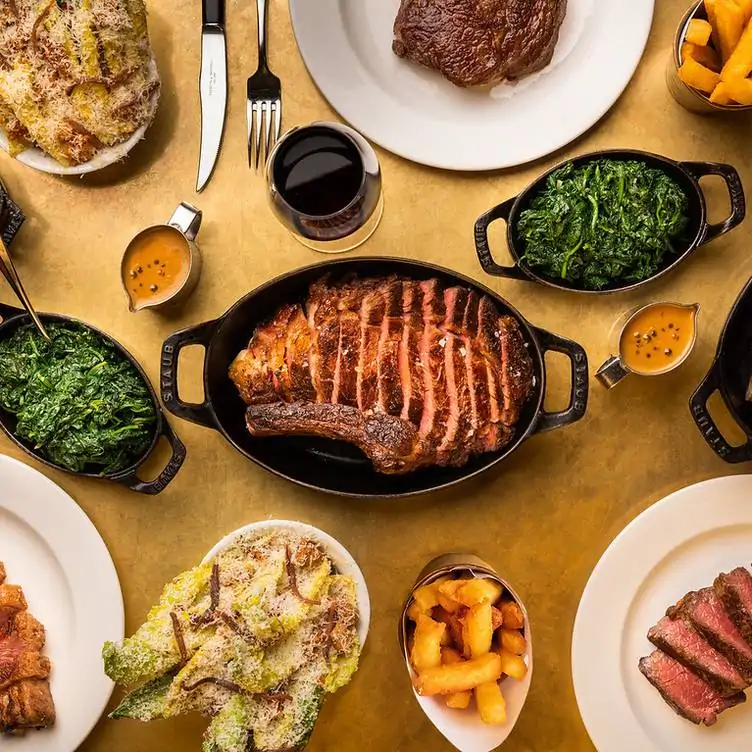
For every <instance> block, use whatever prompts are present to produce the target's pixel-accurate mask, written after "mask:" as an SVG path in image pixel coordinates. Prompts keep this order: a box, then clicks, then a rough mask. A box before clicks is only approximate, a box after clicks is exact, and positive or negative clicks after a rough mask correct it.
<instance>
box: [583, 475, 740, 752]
mask: <svg viewBox="0 0 752 752" xmlns="http://www.w3.org/2000/svg"><path fill="white" fill-rule="evenodd" d="M751 561H752V476H750V475H738V476H733V477H728V478H717V479H715V480H709V481H705V482H704V483H698V484H697V485H694V486H689V487H688V488H684V489H682V490H680V491H677V492H676V493H673V494H671V495H670V496H667V497H666V498H665V499H663V500H662V501H660V502H658V503H657V504H655V505H654V506H652V507H650V508H649V509H648V510H647V511H645V512H643V513H642V514H641V515H640V516H639V517H637V519H635V520H634V521H632V522H631V523H630V524H629V525H628V526H627V527H626V528H625V529H624V530H623V531H622V532H621V533H620V534H619V535H618V536H617V537H616V538H615V539H614V541H613V542H612V543H611V545H610V546H609V547H608V550H607V551H606V553H604V554H603V557H602V558H601V560H600V561H599V562H598V564H597V566H596V567H595V569H594V570H593V574H592V575H591V577H590V581H589V582H588V584H587V586H586V588H585V591H584V593H583V595H582V600H581V602H580V607H579V610H578V612H577V618H576V619H575V624H574V636H573V640H572V675H573V680H574V689H575V694H576V696H577V703H578V704H579V707H580V713H581V714H582V718H583V720H584V722H585V726H586V727H587V730H588V733H589V734H590V738H591V739H592V740H593V744H594V745H595V746H596V747H597V748H598V750H599V751H600V752H635V751H636V750H639V752H679V750H681V752H707V751H708V750H712V751H713V752H739V751H740V750H744V749H748V748H749V740H750V739H751V738H752V708H751V707H748V706H747V705H748V704H749V703H747V704H745V705H741V706H739V707H738V708H733V709H731V710H729V711H727V712H726V713H724V714H723V715H721V716H720V718H719V719H718V723H717V724H716V725H714V726H712V727H710V728H704V727H698V726H694V725H693V724H691V723H690V722H689V721H685V720H684V719H682V718H680V717H679V716H678V715H676V714H675V713H674V711H673V710H671V708H669V706H668V705H666V703H664V701H663V700H662V699H661V696H660V695H659V694H658V692H657V691H656V689H655V688H654V687H653V686H652V685H651V684H650V683H649V682H648V681H647V679H645V677H644V676H643V675H642V674H641V673H640V671H639V670H638V668H637V662H638V660H639V659H640V658H641V657H642V656H645V655H648V654H649V653H650V652H651V651H652V649H653V648H652V646H651V644H650V643H649V642H648V639H647V636H646V635H647V631H648V629H649V628H650V627H651V626H652V625H653V624H655V623H656V622H657V621H658V620H659V619H660V618H661V617H662V616H663V615H664V613H665V611H666V609H667V608H668V607H669V606H670V605H672V604H673V603H675V602H676V601H678V600H679V598H681V597H682V596H683V595H684V594H685V593H687V592H688V591H690V590H698V589H699V588H702V587H708V586H710V585H712V584H713V580H714V579H715V577H716V576H717V575H718V574H719V573H720V572H728V571H729V570H731V569H734V568H735V567H738V566H746V567H749V566H750V562H751Z"/></svg>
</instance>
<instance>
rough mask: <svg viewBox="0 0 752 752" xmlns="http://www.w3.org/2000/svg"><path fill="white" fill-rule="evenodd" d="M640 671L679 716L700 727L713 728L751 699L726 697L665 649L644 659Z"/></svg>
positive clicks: (741, 696) (742, 696)
mask: <svg viewBox="0 0 752 752" xmlns="http://www.w3.org/2000/svg"><path fill="white" fill-rule="evenodd" d="M639 668H640V671H641V672H642V673H643V674H644V675H645V677H646V678H647V680H648V681H649V682H650V683H651V684H652V685H653V686H654V687H655V688H656V689H657V690H658V692H660V694H661V696H662V697H663V699H664V700H665V701H666V703H668V705H670V706H671V707H672V708H673V709H674V711H675V712H676V713H678V714H679V715H680V716H682V717H683V718H686V719H687V720H688V721H691V722H692V723H695V724H697V725H700V724H703V725H705V726H712V725H713V724H714V723H715V722H716V721H717V720H718V714H719V713H722V712H723V711H724V710H728V709H729V708H732V707H734V706H735V705H739V704H740V703H743V702H745V700H746V699H747V698H746V696H745V695H744V693H743V692H740V693H738V694H735V695H732V696H731V697H723V696H722V695H721V694H720V693H718V692H717V691H716V690H715V689H713V687H711V686H710V685H709V684H707V683H706V682H704V681H703V680H702V679H701V678H700V677H699V676H697V675H696V674H695V673H694V672H693V671H691V670H690V669H689V668H687V667H686V666H684V665H682V664H681V663H679V662H678V661H676V660H674V659H673V658H671V657H670V656H669V655H666V653H664V652H663V651H662V650H654V651H653V652H652V653H651V654H650V655H649V656H647V657H646V658H641V659H640V662H639Z"/></svg>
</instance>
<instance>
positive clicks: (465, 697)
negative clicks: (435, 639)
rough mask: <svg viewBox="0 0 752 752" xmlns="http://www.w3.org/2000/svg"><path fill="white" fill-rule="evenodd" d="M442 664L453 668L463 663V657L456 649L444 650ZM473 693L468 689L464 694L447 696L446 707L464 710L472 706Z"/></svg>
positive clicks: (456, 693)
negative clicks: (456, 664) (454, 665)
mask: <svg viewBox="0 0 752 752" xmlns="http://www.w3.org/2000/svg"><path fill="white" fill-rule="evenodd" d="M441 663H442V665H443V666H451V665H453V664H455V663H462V656H461V655H460V654H459V651H457V650H455V649H454V648H444V649H443V650H442V651H441ZM472 698H473V693H472V692H471V691H470V690H469V689H467V690H465V691H464V692H455V693H454V694H453V695H447V696H446V700H445V702H446V706H447V707H448V708H457V709H459V710H464V709H465V708H467V707H468V706H469V705H470V700H472Z"/></svg>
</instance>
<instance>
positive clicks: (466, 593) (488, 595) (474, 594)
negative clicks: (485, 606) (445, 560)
mask: <svg viewBox="0 0 752 752" xmlns="http://www.w3.org/2000/svg"><path fill="white" fill-rule="evenodd" d="M503 592H504V588H503V587H502V586H501V585H499V583H498V582H494V581H493V580H487V579H482V578H480V577H478V578H475V579H473V580H467V581H465V582H464V583H463V584H462V585H460V587H458V588H457V592H456V598H457V600H458V601H459V602H460V603H461V604H462V605H463V606H467V607H468V608H469V607H471V606H475V605H476V604H478V603H496V601H498V600H499V598H501V596H502V593H503Z"/></svg>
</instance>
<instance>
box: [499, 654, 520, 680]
mask: <svg viewBox="0 0 752 752" xmlns="http://www.w3.org/2000/svg"><path fill="white" fill-rule="evenodd" d="M499 657H500V659H501V672H502V673H503V674H506V675H507V676H511V677H512V678H513V679H517V681H522V680H523V679H524V678H525V676H526V675H527V663H525V661H524V660H523V659H522V657H521V656H519V655H515V654H514V653H510V652H508V651H506V650H504V649H503V648H502V649H501V650H500V651H499Z"/></svg>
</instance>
